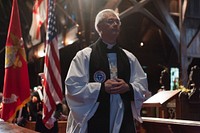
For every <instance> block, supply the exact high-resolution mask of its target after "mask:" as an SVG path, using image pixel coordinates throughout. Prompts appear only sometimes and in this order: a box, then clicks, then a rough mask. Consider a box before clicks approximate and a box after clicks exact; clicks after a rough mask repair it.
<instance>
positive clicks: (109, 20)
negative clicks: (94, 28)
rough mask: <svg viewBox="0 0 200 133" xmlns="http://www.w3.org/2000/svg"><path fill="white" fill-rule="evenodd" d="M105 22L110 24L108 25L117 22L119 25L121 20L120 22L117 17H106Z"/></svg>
mask: <svg viewBox="0 0 200 133" xmlns="http://www.w3.org/2000/svg"><path fill="white" fill-rule="evenodd" d="M105 22H106V23H107V24H110V25H112V24H114V23H115V24H117V25H121V22H120V20H119V19H107V20H105Z"/></svg>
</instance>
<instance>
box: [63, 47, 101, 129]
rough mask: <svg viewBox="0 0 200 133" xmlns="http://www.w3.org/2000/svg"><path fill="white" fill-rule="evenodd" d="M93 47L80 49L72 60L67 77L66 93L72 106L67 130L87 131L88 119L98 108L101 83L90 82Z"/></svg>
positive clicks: (70, 106)
mask: <svg viewBox="0 0 200 133" xmlns="http://www.w3.org/2000/svg"><path fill="white" fill-rule="evenodd" d="M90 53H91V48H85V49H83V50H82V51H79V52H78V53H77V54H76V56H75V57H74V59H73V60H72V62H71V65H70V68H69V72H68V74H67V77H66V79H65V89H66V91H65V94H66V100H67V104H68V106H69V108H70V114H69V118H68V124H67V126H68V127H67V131H69V132H73V133H76V132H79V133H81V132H83V133H84V132H86V130H87V121H88V120H89V119H90V118H91V117H92V116H93V115H94V113H95V112H96V110H97V107H98V103H97V98H98V95H99V91H100V87H101V83H97V82H89V60H90Z"/></svg>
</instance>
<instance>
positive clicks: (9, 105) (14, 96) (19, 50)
mask: <svg viewBox="0 0 200 133" xmlns="http://www.w3.org/2000/svg"><path fill="white" fill-rule="evenodd" d="M29 100H30V84H29V76H28V67H27V61H26V53H25V49H24V44H23V40H22V33H21V24H20V18H19V11H18V4H17V0H13V5H12V12H11V17H10V25H9V29H8V36H7V41H6V51H5V75H4V88H3V100H2V103H3V108H2V114H1V117H2V119H4V121H8V122H11V121H12V120H13V119H14V118H15V115H16V112H17V111H18V110H19V109H20V108H21V107H23V106H24V105H25V104H26V103H27V102H28V101H29Z"/></svg>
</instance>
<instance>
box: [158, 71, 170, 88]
mask: <svg viewBox="0 0 200 133" xmlns="http://www.w3.org/2000/svg"><path fill="white" fill-rule="evenodd" d="M159 83H160V85H161V86H160V89H159V90H158V92H160V91H164V90H170V76H169V70H168V69H167V68H165V69H164V70H162V71H161V74H160V80H159Z"/></svg>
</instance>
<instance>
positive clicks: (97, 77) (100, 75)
mask: <svg viewBox="0 0 200 133" xmlns="http://www.w3.org/2000/svg"><path fill="white" fill-rule="evenodd" d="M105 80H106V74H105V73H104V72H103V71H96V72H95V73H94V81H96V82H100V83H103V82H104V81H105Z"/></svg>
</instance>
